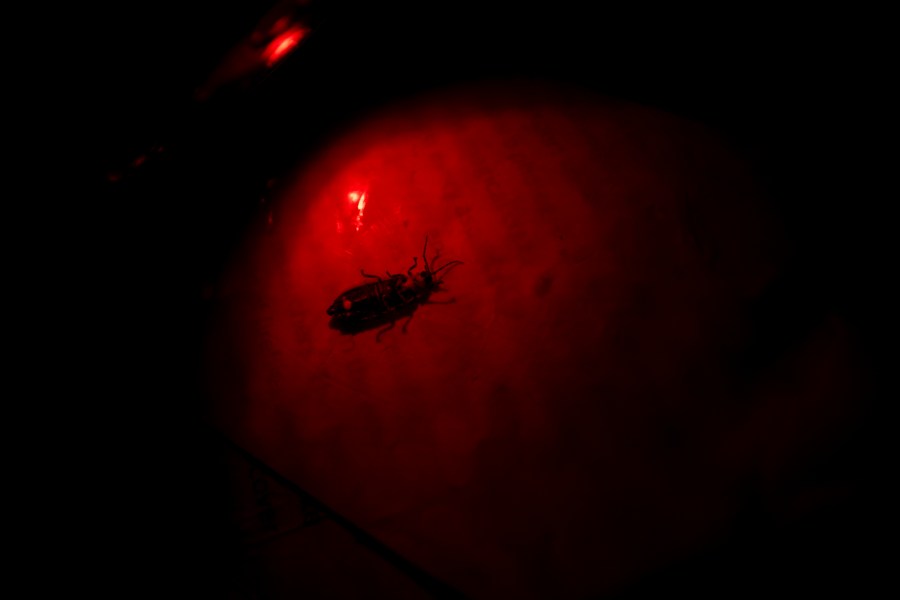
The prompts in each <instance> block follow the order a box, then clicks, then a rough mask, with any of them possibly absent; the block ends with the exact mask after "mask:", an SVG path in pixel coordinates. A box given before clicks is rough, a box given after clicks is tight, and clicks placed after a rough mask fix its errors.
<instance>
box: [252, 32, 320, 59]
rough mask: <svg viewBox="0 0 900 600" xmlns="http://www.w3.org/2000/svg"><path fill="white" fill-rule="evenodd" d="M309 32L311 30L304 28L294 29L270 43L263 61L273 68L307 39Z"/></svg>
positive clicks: (264, 52) (264, 53)
mask: <svg viewBox="0 0 900 600" xmlns="http://www.w3.org/2000/svg"><path fill="white" fill-rule="evenodd" d="M308 32H309V30H308V29H306V28H304V27H292V28H291V29H289V30H287V31H285V32H284V33H282V34H281V35H279V36H278V37H276V38H275V39H273V40H272V41H271V42H269V45H268V46H266V49H265V50H264V51H263V59H264V60H265V61H266V66H267V67H271V66H272V65H274V64H275V63H276V62H278V61H279V60H281V59H282V58H284V57H285V56H287V55H288V54H289V53H290V51H291V50H293V49H294V47H296V46H297V44H299V43H300V41H301V40H302V39H303V38H304V37H306V34H307V33H308Z"/></svg>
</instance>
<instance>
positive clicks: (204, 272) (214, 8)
mask: <svg viewBox="0 0 900 600" xmlns="http://www.w3.org/2000/svg"><path fill="white" fill-rule="evenodd" d="M269 8H270V4H269V3H268V2H262V1H258V0H243V1H242V2H235V3H226V4H222V3H213V2H208V1H206V0H203V1H201V2H194V3H191V4H190V6H185V5H184V3H179V2H174V1H171V0H163V1H161V2H156V3H153V4H152V5H144V4H141V5H138V4H135V5H129V6H123V7H118V8H115V9H111V10H110V9H103V10H99V9H95V8H90V7H70V8H68V9H66V11H65V14H63V15H61V16H63V17H64V18H63V21H65V22H66V23H67V26H66V27H65V28H66V36H65V37H64V38H62V39H64V40H65V42H64V43H63V44H61V46H62V50H61V52H60V53H59V54H58V55H57V56H56V57H55V59H54V60H53V61H52V62H50V63H49V64H44V65H42V66H41V67H40V69H41V73H43V74H44V78H45V81H47V82H49V83H50V87H51V88H52V89H53V97H54V99H55V101H54V107H53V108H52V109H48V110H51V112H52V113H53V115H52V117H53V118H54V119H58V120H59V123H60V127H59V129H58V130H57V131H58V135H54V136H52V137H51V138H50V139H51V141H50V143H48V144H47V148H46V149H49V150H50V154H51V155H53V160H52V161H47V162H45V165H46V166H45V167H44V170H45V171H46V172H49V173H53V172H54V171H56V172H59V171H65V172H66V173H67V185H68V184H71V186H72V187H74V193H73V194H72V195H71V196H70V198H72V199H76V201H74V202H67V201H63V202H60V205H61V206H60V208H59V211H58V214H60V215H63V218H62V219H60V221H61V227H60V229H61V234H60V235H59V236H58V237H55V239H56V240H57V241H58V243H59V244H60V246H61V247H62V248H64V250H62V251H60V252H58V253H56V261H57V262H58V265H59V267H60V271H61V273H62V274H63V275H62V276H61V277H60V280H59V281H60V284H59V285H60V287H63V286H68V287H69V288H70V289H75V290H77V292H76V293H75V296H76V298H75V300H74V302H73V304H72V307H73V308H74V310H73V313H75V314H76V315H77V319H75V320H74V322H72V323H68V324H67V325H66V334H65V335H63V336H61V337H63V338H64V342H63V344H62V348H61V349H59V350H58V351H57V352H58V353H59V354H60V355H61V356H68V357H72V356H75V357H77V358H76V359H75V360H74V361H71V360H67V361H66V362H67V363H69V364H72V363H73V362H74V364H75V366H73V367H72V371H73V372H72V373H71V375H67V376H66V378H65V379H66V381H67V388H68V389H70V390H71V389H78V390H83V391H84V393H81V392H79V393H78V394H77V397H79V398H81V400H79V401H78V402H77V403H76V402H70V401H66V402H61V403H60V404H61V406H59V408H58V409H57V413H56V414H57V415H59V416H58V418H56V419H54V421H55V423H56V424H55V425H54V427H53V428H52V431H54V434H53V436H55V438H53V439H55V440H59V441H60V442H61V443H60V444H59V445H60V446H62V447H63V448H64V451H62V452H56V453H54V454H55V458H54V465H55V470H54V472H55V473H57V474H58V475H57V476H56V478H55V479H54V482H55V483H54V485H53V487H54V490H56V491H55V492H54V493H55V494H58V496H55V497H58V498H59V500H58V501H56V502H51V505H52V506H53V512H54V513H55V514H56V515H58V517H57V519H58V522H59V524H60V527H59V528H56V529H54V534H52V535H51V536H50V540H51V541H49V542H47V544H49V545H50V546H51V547H52V548H53V550H52V552H51V558H52V559H53V560H51V561H48V563H47V564H48V568H49V569H51V570H52V571H56V570H58V569H65V570H66V573H67V574H68V575H67V579H66V581H68V582H73V581H74V582H81V583H83V584H85V585H89V586H90V587H91V589H95V590H97V591H98V593H105V592H108V593H109V594H111V595H116V596H120V595H124V596H128V597H131V596H135V595H151V596H154V595H158V594H160V593H164V594H166V595H170V594H172V593H187V594H188V595H189V596H194V597H206V596H210V597H222V596H226V595H227V594H226V593H225V592H226V590H227V587H228V582H227V580H226V579H225V578H223V577H222V573H223V572H224V571H226V570H227V568H226V567H227V566H228V565H230V564H232V563H233V562H234V561H236V560H237V558H236V553H237V542H236V540H235V539H234V537H233V531H232V530H231V529H230V527H229V523H228V520H227V518H226V515H225V508H224V503H223V498H224V497H227V494H228V489H227V487H226V485H225V482H224V479H223V477H222V469H223V466H222V464H221V458H220V455H219V449H220V444H221V443H222V441H221V440H220V439H219V438H218V436H217V434H216V433H215V432H213V431H210V430H208V429H206V428H205V427H204V426H203V425H202V424H201V423H202V406H201V405H202V403H201V402H200V397H201V395H200V393H199V390H198V389H197V387H196V385H195V381H194V376H195V372H196V360H197V358H198V355H197V347H196V346H195V344H196V342H197V340H198V339H199V336H200V335H202V327H203V316H204V315H203V313H202V310H201V302H200V298H201V293H202V287H203V285H204V283H205V282H207V281H209V280H210V279H211V278H214V277H215V274H216V273H217V272H218V271H219V269H221V268H222V267H223V265H224V264H225V262H226V261H227V258H228V253H229V251H230V249H231V248H233V245H234V244H235V243H236V240H237V239H238V238H239V236H240V233H241V231H242V228H243V227H244V226H245V225H246V223H247V222H248V220H249V219H250V218H252V217H253V216H254V215H255V211H256V210H257V203H256V202H257V199H258V197H259V196H260V195H261V194H263V193H264V192H265V183H266V181H267V180H268V179H270V178H273V177H277V176H278V175H279V174H280V173H282V172H283V171H284V170H285V169H287V168H288V167H289V166H291V165H292V164H293V163H294V162H295V161H296V160H297V159H298V158H302V157H303V156H304V155H305V154H306V153H307V152H312V151H313V150H314V149H315V148H316V147H317V144H319V143H322V142H323V140H327V139H328V138H329V136H330V135H333V134H334V133H335V132H337V131H339V130H340V128H341V127H343V126H345V125H346V124H347V123H349V122H351V121H352V120H353V119H355V118H358V117H360V116H362V115H364V114H366V113H367V112H368V111H370V110H372V109H374V108H376V107H378V106H380V105H383V104H385V103H388V102H390V101H391V100H392V99H396V98H400V97H402V96H404V95H406V94H409V93H413V92H417V91H423V90H427V89H430V88H432V87H435V86H440V85H444V84H447V83H451V82H458V81H460V82H461V81H471V80H480V79H492V78H498V77H501V78H502V77H539V78H545V79H550V80H559V81H564V82H574V83H577V84H580V85H584V86H586V87H588V88H590V89H594V90H596V91H599V92H601V93H604V94H608V95H612V96H615V97H621V98H624V99H628V100H634V101H637V102H640V103H644V104H649V105H652V106H657V107H660V108H663V109H665V110H669V111H673V112H675V113H678V114H681V115H684V116H685V117H687V118H690V119H694V120H698V121H701V122H703V123H705V124H708V125H710V126H712V127H714V128H716V129H719V130H720V131H722V132H723V133H724V134H725V135H727V136H728V137H729V138H731V139H732V140H733V141H734V142H735V144H736V145H737V147H738V148H740V149H741V150H742V151H743V152H745V153H746V154H747V156H748V157H750V158H751V160H752V161H753V162H754V165H756V168H757V169H758V172H759V176H760V177H761V178H762V180H763V181H765V182H766V183H767V185H768V187H769V189H770V191H771V195H772V197H773V198H774V199H775V205H776V208H777V211H778V213H779V216H780V217H781V218H782V219H784V221H785V222H786V224H787V226H788V231H789V233H790V235H791V237H792V239H793V240H794V242H795V247H796V248H797V249H798V252H797V255H796V257H795V259H794V262H793V263H792V267H791V271H790V275H789V277H788V279H789V281H790V283H789V285H787V286H786V288H785V289H786V291H785V292H784V297H783V298H782V300H781V302H782V305H783V306H785V307H788V308H784V309H783V310H781V311H780V312H779V311H775V314H776V322H778V323H779V325H784V328H783V329H785V330H787V331H791V330H792V329H791V326H792V324H793V323H795V322H797V320H798V319H797V317H798V316H799V315H802V314H804V312H805V311H807V310H810V311H823V310H836V311H838V313H839V314H841V316H842V317H844V318H845V320H846V321H847V323H849V324H850V325H851V327H852V328H854V330H855V331H856V332H858V333H859V334H860V336H861V337H862V339H863V340H864V342H865V348H864V351H865V352H866V357H867V361H868V363H869V364H870V365H871V367H872V373H873V379H872V389H871V393H870V394H869V395H868V396H867V397H866V398H863V399H861V400H860V401H861V402H865V406H866V409H865V414H866V415H867V419H866V420H865V422H864V423H863V424H862V425H860V426H859V428H858V430H854V433H853V435H851V436H850V438H852V439H850V440H849V441H848V442H847V444H846V447H845V448H842V449H841V452H840V455H838V456H834V457H829V461H826V462H828V464H829V467H828V468H829V469H833V470H834V471H835V472H840V473H841V476H842V477H845V478H846V480H847V481H849V482H850V483H849V484H848V485H849V489H850V490H851V491H852V493H851V494H850V495H849V497H848V499H847V500H846V501H845V502H843V503H841V505H840V506H839V507H835V508H834V509H829V512H828V514H814V515H809V516H808V518H805V519H803V520H801V522H799V523H797V524H794V525H792V526H791V527H790V528H788V529H779V530H777V531H776V530H773V529H772V528H771V526H770V524H767V523H765V522H753V521H752V519H750V520H749V521H748V522H747V523H743V524H741V525H740V527H737V528H736V531H735V533H734V535H733V536H732V538H730V539H728V540H724V541H723V542H722V544H721V545H717V546H716V547H714V548H708V549H707V550H706V551H705V552H703V553H701V554H699V555H698V556H696V557H693V558H692V559H691V560H689V561H686V562H685V563H682V564H678V565H672V567H671V568H670V569H668V570H665V571H664V572H660V573H656V574H651V575H648V578H647V580H646V581H643V582H638V583H636V585H635V588H634V590H633V595H634V596H635V597H638V596H642V595H644V594H649V593H654V594H655V593H656V592H658V591H660V590H664V591H666V592H667V593H672V592H674V591H679V590H684V591H687V590H696V589H707V590H708V589H714V588H713V587H712V586H713V584H712V583H710V582H711V581H714V582H718V584H734V585H735V586H736V589H740V588H741V587H742V586H743V587H744V588H747V586H749V588H747V589H751V590H756V591H760V592H768V591H770V590H773V589H784V588H778V587H776V586H778V585H779V584H780V582H781V581H782V580H784V579H785V578H787V579H788V580H789V582H791V583H790V585H792V586H793V589H797V590H798V591H802V590H804V589H807V588H808V586H811V585H812V586H814V587H817V588H818V589H821V590H826V589H829V588H830V587H832V586H835V585H841V586H846V589H848V590H853V589H858V588H856V587H855V586H863V587H866V586H868V585H870V584H872V585H873V583H872V582H873V581H874V580H873V577H877V576H878V575H879V574H880V573H883V571H882V570H880V568H879V563H880V561H882V560H883V559H882V558H880V556H879V554H878V552H877V551H876V550H875V548H874V547H873V545H872V541H873V537H872V536H873V535H874V533H875V532H878V531H879V530H880V529H881V526H882V525H881V523H882V522H881V518H882V515H883V513H882V512H881V509H880V508H879V506H881V503H880V501H879V500H878V498H879V494H878V491H877V490H878V489H879V486H878V481H879V479H880V476H881V472H880V469H881V468H882V467H883V465H884V463H885V462H886V459H885V458H884V454H883V448H884V445H885V443H884V442H883V440H884V439H885V436H884V434H883V432H882V429H883V428H882V427H881V426H879V425H878V424H879V423H880V422H882V421H881V419H880V414H881V413H880V411H881V410H882V409H883V407H884V403H883V402H882V399H883V397H884V394H885V392H884V386H883V384H884V380H883V379H882V378H881V376H882V375H883V373H884V371H883V368H884V366H885V363H886V359H885V355H884V354H883V353H882V352H881V349H882V348H883V346H884V345H885V340H883V339H882V338H884V337H885V334H884V333H883V332H882V327H881V325H882V322H883V318H884V315H886V314H887V310H886V307H887V301H886V299H885V298H886V294H885V292H884V290H886V281H887V280H888V278H889V276H890V274H891V273H892V270H891V269H890V268H889V265H888V261H887V258H886V257H887V237H886V231H887V221H886V219H885V214H886V212H885V209H886V206H885V202H886V199H887V198H889V197H890V194H888V193H887V189H886V188H885V187H883V180H882V178H881V172H882V170H883V169H884V165H885V162H886V161H885V159H884V158H883V157H882V156H881V154H880V151H879V150H878V146H879V145H880V144H881V143H883V142H885V141H886V140H885V138H886V137H887V133H886V132H884V125H883V123H884V121H883V116H884V106H885V104H886V102H885V100H884V99H883V90H884V88H885V84H884V80H885V79H886V77H887V72H886V71H884V70H883V69H882V66H881V65H882V56H883V54H882V48H883V45H884V40H883V38H881V37H880V34H879V33H878V28H877V23H878V22H879V20H880V19H879V17H878V16H877V15H855V14H854V15H850V14H846V13H841V14H825V13H822V12H814V13H810V12H803V13H799V14H788V13H786V12H772V11H764V10H761V9H760V10H758V11H749V10H747V11H744V10H737V9H726V10H722V11H720V12H718V13H717V12H708V11H706V10H704V11H701V10H699V9H698V10H689V9H684V8H679V9H678V10H672V11H670V12H669V13H667V14H662V13H659V12H656V11H655V10H650V9H649V8H648V9H643V8H634V9H632V10H629V11H624V10H620V9H618V8H616V7H615V6H613V5H602V6H590V8H588V7H587V6H585V7H582V6H581V3H576V2H567V1H564V2H554V3H548V4H546V5H536V6H535V7H525V6H524V5H522V4H517V3H508V4H503V3H497V2H480V3H476V2H472V3H467V2H454V3H448V2H438V3H412V2H401V1H389V2H379V3H373V2H356V1H354V0H337V1H331V2H328V1H326V0H321V1H320V2H319V3H318V4H317V5H313V6H312V7H311V8H312V10H313V16H314V18H315V19H316V28H315V31H314V34H313V35H312V36H311V37H310V38H309V39H308V40H307V41H306V43H304V44H303V45H302V46H301V47H300V48H298V50H297V51H296V52H295V53H294V54H293V55H291V56H290V57H288V59H286V60H285V62H284V63H283V64H282V65H281V66H280V67H279V68H277V69H275V70H274V71H273V72H272V73H271V74H270V75H269V76H267V77H265V78H262V79H254V80H253V81H251V82H250V83H248V84H247V85H246V86H244V87H238V88H235V89H232V90H225V91H224V92H223V93H222V94H221V96H220V97H218V98H216V99H214V100H213V101H210V102H208V103H205V104H203V105H199V104H197V103H195V102H194V101H193V99H192V94H193V92H194V90H195V88H196V87H197V86H198V85H199V83H200V82H201V81H202V80H203V79H204V77H205V76H206V74H208V73H209V72H210V71H211V70H212V68H213V67H214V66H215V65H216V64H217V63H218V62H219V61H220V60H221V59H222V58H223V56H224V55H225V54H226V52H227V51H228V50H229V49H231V48H233V47H234V46H235V45H236V44H237V43H239V42H240V40H241V39H242V38H243V37H245V36H246V35H248V34H249V33H250V31H251V30H252V29H253V27H254V26H255V25H256V23H257V21H258V20H259V18H261V17H262V16H263V14H264V13H265V12H266V11H267V10H268V9H269ZM56 16H60V15H56ZM157 147H162V148H163V151H161V152H155V151H154V150H153V149H154V148H157ZM139 156H146V157H148V159H147V161H146V162H145V163H144V164H143V165H141V167H140V168H132V167H131V166H129V165H132V164H133V161H134V160H135V159H136V158H137V157H139ZM70 170H71V175H69V174H68V173H69V171H70ZM111 174H112V175H113V176H114V178H115V179H116V180H117V181H116V182H111V181H110V175H111ZM64 200H65V199H64ZM779 319H780V320H781V321H778V320H779ZM800 320H802V319H800ZM776 329H782V328H781V327H780V326H779V327H776ZM785 335H787V336H788V337H789V336H790V334H785ZM798 335H799V334H798ZM786 343H787V342H786ZM71 397H72V395H71V392H70V393H69V395H68V396H67V398H71ZM57 430H58V432H57ZM68 577H72V578H75V579H69V578H68ZM744 584H746V585H744ZM704 586H705V587H704ZM787 589H791V588H790V587H789V588H787ZM766 595H769V594H768V593H766Z"/></svg>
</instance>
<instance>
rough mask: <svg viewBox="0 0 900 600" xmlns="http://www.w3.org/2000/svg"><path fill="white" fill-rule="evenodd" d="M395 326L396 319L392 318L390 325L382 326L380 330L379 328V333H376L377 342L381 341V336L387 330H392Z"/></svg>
mask: <svg viewBox="0 0 900 600" xmlns="http://www.w3.org/2000/svg"><path fill="white" fill-rule="evenodd" d="M393 328H394V321H393V320H392V321H391V322H390V323H388V326H387V327H382V328H381V329H379V330H378V333H376V334H375V343H378V344H380V343H381V336H382V335H383V334H384V333H385V332H386V331H390V330H391V329H393Z"/></svg>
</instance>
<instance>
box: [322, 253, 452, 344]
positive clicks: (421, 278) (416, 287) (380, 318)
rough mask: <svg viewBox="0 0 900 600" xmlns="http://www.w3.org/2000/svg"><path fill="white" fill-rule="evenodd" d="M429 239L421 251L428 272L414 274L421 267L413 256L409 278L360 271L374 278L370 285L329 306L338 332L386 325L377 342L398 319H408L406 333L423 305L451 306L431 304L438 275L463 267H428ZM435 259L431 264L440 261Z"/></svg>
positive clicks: (441, 280)
mask: <svg viewBox="0 0 900 600" xmlns="http://www.w3.org/2000/svg"><path fill="white" fill-rule="evenodd" d="M427 251H428V237H427V236H426V237H425V246H424V247H423V248H422V261H423V262H424V263H425V270H424V271H419V272H418V273H414V272H413V269H415V268H416V267H417V266H418V262H419V260H418V258H416V257H415V256H414V257H413V264H412V266H411V267H410V268H409V269H407V270H406V275H403V274H395V275H392V274H391V273H390V272H389V271H388V272H387V278H384V277H380V276H379V275H369V274H368V273H366V272H365V271H364V270H362V269H360V270H359V272H360V273H361V274H362V276H363V277H366V278H369V279H374V280H375V281H372V282H371V283H364V284H362V285H359V286H356V287H354V288H351V289H349V290H347V291H346V292H344V293H343V294H341V295H340V296H338V297H337V298H336V299H335V300H334V302H332V303H331V306H329V307H328V311H327V313H328V314H329V315H330V316H331V327H333V328H334V329H338V330H340V331H341V332H343V333H351V334H353V333H359V332H360V331H365V330H367V329H373V328H375V327H378V326H381V325H387V326H386V327H384V328H383V329H381V330H380V331H379V332H378V334H377V335H376V336H375V341H380V340H381V335H382V334H383V333H384V332H385V331H388V330H389V329H392V328H393V327H394V323H395V322H396V320H397V318H399V317H403V316H406V317H408V319H407V321H406V323H404V324H403V332H404V333H406V327H407V325H409V322H410V321H411V320H412V316H413V313H414V312H415V310H416V308H418V307H419V306H420V305H422V304H426V303H429V304H450V303H452V302H453V300H450V301H448V302H434V301H429V298H430V297H431V294H432V293H433V292H435V291H436V290H438V289H440V286H441V284H442V283H443V281H444V280H443V279H442V278H439V277H438V276H437V275H438V273H440V272H441V271H443V270H444V269H448V268H451V267H454V266H456V265H461V264H463V262H462V261H460V260H451V261H450V262H448V263H446V264H444V265H442V266H440V267H438V268H434V269H433V268H432V267H431V265H429V264H428V257H427V256H426V253H427ZM437 259H438V256H435V257H434V259H433V260H432V263H434V262H435V261H437Z"/></svg>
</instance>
